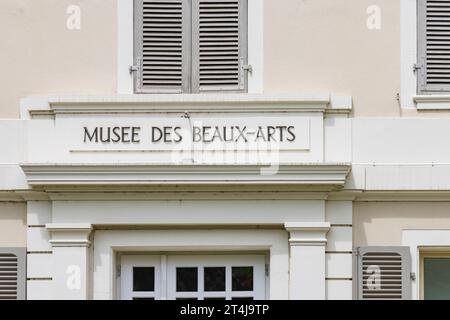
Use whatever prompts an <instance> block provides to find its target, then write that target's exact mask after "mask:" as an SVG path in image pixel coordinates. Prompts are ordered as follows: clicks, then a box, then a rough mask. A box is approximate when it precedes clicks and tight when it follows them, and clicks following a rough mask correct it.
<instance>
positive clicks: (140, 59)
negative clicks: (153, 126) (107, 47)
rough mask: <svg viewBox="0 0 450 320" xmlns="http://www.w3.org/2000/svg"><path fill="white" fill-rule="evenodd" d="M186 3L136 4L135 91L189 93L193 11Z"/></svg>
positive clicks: (141, 0) (145, 0) (150, 0)
mask: <svg viewBox="0 0 450 320" xmlns="http://www.w3.org/2000/svg"><path fill="white" fill-rule="evenodd" d="M188 3H189V1H186V0H135V10H134V14H135V19H134V23H135V26H134V28H135V32H134V34H135V40H134V43H135V48H134V59H135V62H134V63H135V66H134V67H135V72H134V75H135V88H136V89H135V91H136V92H137V93H182V92H189V90H190V88H189V84H190V79H189V74H190V59H189V43H190V19H191V18H190V7H189V5H188Z"/></svg>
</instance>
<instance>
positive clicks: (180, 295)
mask: <svg viewBox="0 0 450 320" xmlns="http://www.w3.org/2000/svg"><path fill="white" fill-rule="evenodd" d="M265 259H266V257H265V255H181V254H178V255H177V254H171V255H139V256H135V255H123V256H122V257H121V280H120V289H121V298H122V299H125V300H143V299H145V300H159V299H162V300H165V299H169V300H256V299H258V300H261V299H266V295H265V290H266V273H265Z"/></svg>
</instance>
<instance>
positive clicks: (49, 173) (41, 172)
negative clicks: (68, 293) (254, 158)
mask: <svg viewBox="0 0 450 320" xmlns="http://www.w3.org/2000/svg"><path fill="white" fill-rule="evenodd" d="M21 167H22V169H23V170H24V172H25V174H26V177H27V181H28V183H29V184H30V185H31V186H64V185H66V186H67V185H79V186H83V185H115V186H116V185H122V186H123V185H216V184H220V185H304V186H310V185H313V186H320V187H323V189H326V190H328V189H329V190H332V189H337V188H340V187H343V185H344V183H345V181H346V177H347V175H348V173H349V172H350V169H351V166H350V165H349V164H344V163H343V164H319V163H312V164H307V163H305V164H282V165H279V166H278V167H277V166H274V167H270V165H264V164H254V165H251V164H236V165H207V164H199V165H174V164H155V165H145V164H142V165H137V164H65V165H64V164H22V165H21Z"/></svg>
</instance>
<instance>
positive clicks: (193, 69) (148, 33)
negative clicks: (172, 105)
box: [132, 0, 250, 93]
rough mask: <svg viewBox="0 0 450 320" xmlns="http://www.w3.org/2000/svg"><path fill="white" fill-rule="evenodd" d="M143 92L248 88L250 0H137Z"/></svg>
mask: <svg viewBox="0 0 450 320" xmlns="http://www.w3.org/2000/svg"><path fill="white" fill-rule="evenodd" d="M134 16H135V17H134V25H135V27H134V29H135V31H134V43H135V45H134V67H133V69H132V70H133V71H134V82H135V91H136V92H137V93H204V92H245V91H246V90H247V72H248V71H249V70H250V69H249V67H248V66H247V0H135V8H134Z"/></svg>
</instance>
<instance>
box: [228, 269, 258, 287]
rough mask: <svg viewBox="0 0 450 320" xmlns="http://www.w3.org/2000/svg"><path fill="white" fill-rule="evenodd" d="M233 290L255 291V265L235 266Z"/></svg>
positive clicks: (233, 270)
mask: <svg viewBox="0 0 450 320" xmlns="http://www.w3.org/2000/svg"><path fill="white" fill-rule="evenodd" d="M232 290H233V291H253V267H233V269H232Z"/></svg>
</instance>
